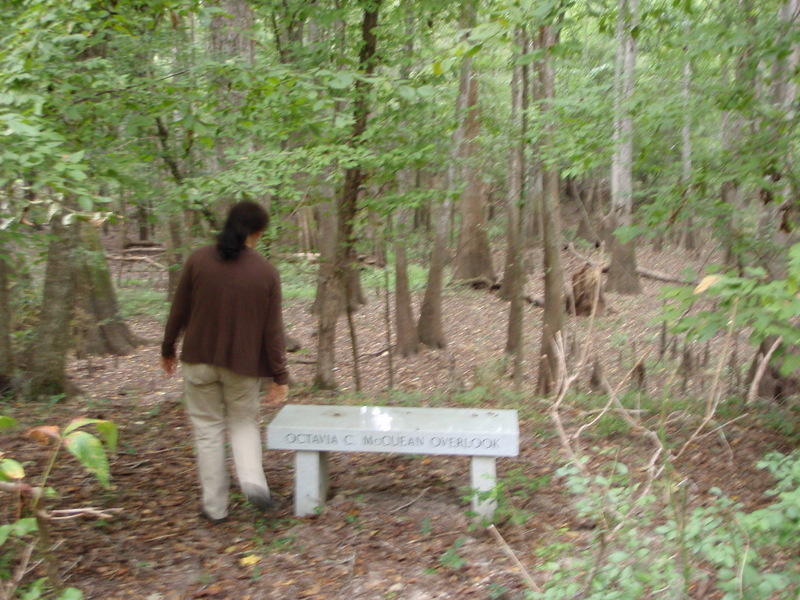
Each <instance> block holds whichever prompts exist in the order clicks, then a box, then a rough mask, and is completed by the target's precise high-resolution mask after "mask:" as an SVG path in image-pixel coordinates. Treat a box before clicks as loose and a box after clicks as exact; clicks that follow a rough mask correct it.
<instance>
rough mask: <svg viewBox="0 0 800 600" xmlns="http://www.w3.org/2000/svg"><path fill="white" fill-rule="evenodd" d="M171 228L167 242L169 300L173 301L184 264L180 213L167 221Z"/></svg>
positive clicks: (171, 216)
mask: <svg viewBox="0 0 800 600" xmlns="http://www.w3.org/2000/svg"><path fill="white" fill-rule="evenodd" d="M167 225H168V229H169V241H168V242H167V263H168V268H169V271H167V273H168V275H167V300H168V301H169V302H172V298H173V296H175V290H176V289H177V288H178V280H179V279H180V277H181V267H182V266H183V228H182V224H181V220H180V217H179V215H170V216H169V221H168V223H167Z"/></svg>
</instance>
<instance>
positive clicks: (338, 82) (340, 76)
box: [328, 73, 355, 90]
mask: <svg viewBox="0 0 800 600" xmlns="http://www.w3.org/2000/svg"><path fill="white" fill-rule="evenodd" d="M354 81H355V77H353V75H352V74H350V73H336V75H334V76H333V77H332V78H331V80H330V81H329V82H328V85H329V86H331V87H332V88H333V89H335V90H345V89H347V88H349V87H350V86H351V85H353V82H354Z"/></svg>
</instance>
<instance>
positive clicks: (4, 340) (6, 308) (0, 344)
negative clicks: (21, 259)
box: [0, 232, 14, 395]
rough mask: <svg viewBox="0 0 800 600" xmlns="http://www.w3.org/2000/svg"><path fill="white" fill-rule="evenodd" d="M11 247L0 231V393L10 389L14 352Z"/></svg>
mask: <svg viewBox="0 0 800 600" xmlns="http://www.w3.org/2000/svg"><path fill="white" fill-rule="evenodd" d="M10 253H11V249H10V247H9V244H8V243H6V240H5V233H4V232H0V395H2V394H4V393H5V392H7V391H9V390H10V389H11V378H12V376H13V374H14V353H13V351H12V348H11V290H10V288H9V282H10V281H11V276H12V269H11V256H10Z"/></svg>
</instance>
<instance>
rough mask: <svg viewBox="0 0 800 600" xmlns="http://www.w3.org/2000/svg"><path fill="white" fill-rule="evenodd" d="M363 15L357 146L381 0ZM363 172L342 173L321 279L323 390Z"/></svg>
mask: <svg viewBox="0 0 800 600" xmlns="http://www.w3.org/2000/svg"><path fill="white" fill-rule="evenodd" d="M363 6H364V17H363V21H362V23H361V39H362V46H361V52H360V54H359V69H360V70H361V72H363V73H364V75H366V77H365V78H363V79H358V80H357V81H356V83H355V90H354V91H355V101H354V103H353V116H354V123H353V130H352V132H351V136H350V147H351V148H353V149H356V148H357V147H359V146H360V145H361V144H362V143H363V135H364V132H365V131H366V129H367V118H368V116H369V104H368V99H369V97H368V94H369V87H370V85H371V84H369V83H368V81H369V76H370V75H371V74H372V73H373V72H374V70H375V61H374V58H375V51H376V49H377V42H378V39H377V37H376V31H375V30H376V28H377V26H378V11H379V9H380V0H373V1H370V2H365V3H364V5H363ZM363 178H364V174H363V171H362V168H361V165H360V164H356V165H355V166H353V167H350V168H348V169H347V170H346V171H345V174H344V184H343V186H342V191H341V193H340V195H339V198H338V202H337V206H336V213H337V214H336V216H337V220H338V236H337V244H336V253H335V256H334V264H333V272H332V274H331V276H330V277H329V278H327V279H326V280H324V281H323V289H324V293H323V295H322V297H323V298H324V300H323V303H324V306H323V307H322V308H321V309H320V312H319V348H318V352H317V374H316V377H315V385H316V386H317V387H319V388H322V389H333V388H335V387H336V380H335V378H334V376H333V365H334V362H335V360H334V344H335V341H336V321H337V319H338V316H339V315H338V310H337V307H336V306H334V307H333V308H331V307H329V306H327V305H328V304H329V300H330V299H333V300H336V299H338V295H339V294H340V291H339V290H341V289H343V288H344V292H345V301H346V303H347V310H348V312H350V311H352V304H351V302H352V299H353V298H354V297H355V292H356V291H357V290H356V289H354V285H353V282H352V279H349V280H348V273H347V271H348V269H350V268H351V267H352V265H353V263H354V258H355V239H354V236H353V227H354V221H355V218H356V215H357V212H358V195H359V191H360V189H361V184H362V181H363ZM351 277H352V275H351Z"/></svg>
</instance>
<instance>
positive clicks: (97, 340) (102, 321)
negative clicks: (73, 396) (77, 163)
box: [74, 223, 139, 356]
mask: <svg viewBox="0 0 800 600" xmlns="http://www.w3.org/2000/svg"><path fill="white" fill-rule="evenodd" d="M78 227H79V229H80V245H81V247H80V249H79V251H78V252H76V261H75V265H74V268H75V282H76V291H77V293H76V301H77V307H76V308H77V312H78V315H79V317H80V318H79V319H78V339H77V341H76V346H77V349H78V355H79V356H85V355H105V354H114V355H117V356H123V355H126V354H130V353H131V352H132V351H133V350H134V348H135V347H136V346H137V344H138V343H139V340H138V339H137V338H136V336H134V335H133V334H132V333H131V331H130V329H128V326H127V324H126V323H125V321H124V320H123V318H122V316H121V315H120V314H119V308H118V306H117V295H116V292H115V290H114V285H113V283H112V281H111V272H110V271H109V269H108V263H107V262H106V259H105V253H104V252H103V247H102V244H101V242H100V234H99V232H98V231H97V229H96V228H95V227H94V226H92V225H90V224H86V223H83V224H80V225H79V226H78Z"/></svg>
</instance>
